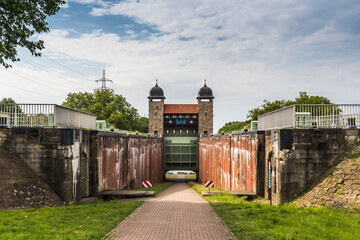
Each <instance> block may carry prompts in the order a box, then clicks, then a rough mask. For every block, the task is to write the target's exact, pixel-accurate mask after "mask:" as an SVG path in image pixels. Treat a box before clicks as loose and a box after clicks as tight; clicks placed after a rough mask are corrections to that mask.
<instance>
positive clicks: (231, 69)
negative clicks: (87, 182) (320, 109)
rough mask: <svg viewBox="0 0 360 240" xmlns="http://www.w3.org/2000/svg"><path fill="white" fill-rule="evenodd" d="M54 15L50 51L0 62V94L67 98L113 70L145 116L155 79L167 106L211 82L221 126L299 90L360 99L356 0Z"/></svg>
mask: <svg viewBox="0 0 360 240" xmlns="http://www.w3.org/2000/svg"><path fill="white" fill-rule="evenodd" d="M47 20H48V22H49V27H50V32H48V33H42V34H38V35H36V36H35V37H34V38H35V39H42V40H44V41H45V49H44V50H43V51H42V52H43V55H42V57H40V58H39V57H34V56H31V54H30V53H29V52H28V51H27V50H26V49H21V48H19V49H18V53H19V57H20V59H21V61H20V62H17V63H13V64H12V65H13V68H11V69H5V68H3V67H0V98H3V97H11V98H13V99H15V101H16V102H18V103H54V104H61V103H62V102H63V101H64V100H65V99H66V96H67V94H68V93H70V92H80V91H81V92H85V91H87V92H92V91H93V90H94V89H95V88H98V87H100V84H99V83H96V82H95V80H96V79H99V78H101V77H102V71H103V69H105V71H106V77H107V78H108V79H111V80H112V81H113V84H111V83H108V85H107V86H108V87H110V88H113V89H114V91H115V93H117V94H120V95H123V96H124V97H125V98H126V99H127V101H128V102H129V103H130V104H131V105H132V106H134V107H135V108H137V109H138V111H139V114H140V115H141V116H147V115H148V99H147V97H148V95H149V90H150V89H151V88H152V87H153V86H154V85H155V81H156V79H158V81H159V86H160V87H161V88H162V89H163V90H164V94H165V97H166V99H165V103H168V104H196V103H197V100H196V97H197V94H198V91H199V89H200V88H201V87H202V86H203V84H204V79H206V83H207V86H209V87H210V88H211V89H212V91H213V95H214V97H215V99H214V132H216V131H217V130H218V129H219V128H220V127H221V126H223V125H224V124H225V123H227V122H231V121H244V120H246V118H247V116H246V115H247V112H248V110H250V109H252V108H255V107H257V106H260V105H261V104H262V103H263V100H264V99H267V100H280V99H294V98H295V97H297V96H298V95H299V92H300V91H306V92H308V94H309V95H319V96H325V97H327V98H329V99H330V100H331V101H332V102H333V103H339V104H341V103H359V95H360V1H358V0H346V1H344V0H331V1H329V0H326V1H325V0H316V1H314V0H287V1H285V0H281V1H280V0H272V1H268V0H222V1H214V0H206V1H199V0H182V1H175V0H148V1H142V0H137V1H132V0H129V1H103V0H67V2H66V4H65V5H63V6H62V8H61V10H60V11H59V12H58V13H57V14H56V15H54V16H51V17H48V19H47Z"/></svg>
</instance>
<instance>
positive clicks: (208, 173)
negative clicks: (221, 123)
mask: <svg viewBox="0 0 360 240" xmlns="http://www.w3.org/2000/svg"><path fill="white" fill-rule="evenodd" d="M256 144H257V138H253V137H252V136H251V134H243V135H233V136H221V137H211V138H201V139H200V140H199V179H200V181H202V182H204V181H207V180H213V181H214V183H215V187H219V188H221V189H224V190H251V191H254V192H256V160H257V159H256V157H257V152H256Z"/></svg>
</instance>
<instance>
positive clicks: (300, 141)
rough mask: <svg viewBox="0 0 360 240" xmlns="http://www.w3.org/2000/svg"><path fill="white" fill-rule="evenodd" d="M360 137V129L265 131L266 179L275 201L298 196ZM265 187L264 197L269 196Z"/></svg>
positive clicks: (288, 199) (279, 201)
mask: <svg viewBox="0 0 360 240" xmlns="http://www.w3.org/2000/svg"><path fill="white" fill-rule="evenodd" d="M357 141H359V130H358V129H356V130H350V129H348V130H346V129H281V130H268V131H266V133H265V166H266V173H267V174H266V175H265V183H268V181H269V174H268V171H269V169H268V166H269V162H270V166H271V187H272V188H271V193H272V201H273V203H275V204H279V203H285V202H288V201H291V200H293V199H295V198H297V197H299V196H300V195H301V194H302V193H303V192H304V191H306V190H307V189H308V188H309V187H310V186H311V184H313V183H314V181H316V179H317V178H318V177H319V176H320V175H321V174H323V173H324V172H325V171H326V170H327V169H329V168H330V167H331V166H332V165H334V164H335V163H336V160H337V159H338V157H339V156H340V154H341V153H343V152H344V150H345V149H346V148H347V147H348V146H350V145H352V144H354V143H355V142H357ZM268 187H269V185H268V184H266V187H265V197H267V198H268V197H269V195H268V189H269V188H268Z"/></svg>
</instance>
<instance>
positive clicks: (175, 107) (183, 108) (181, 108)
mask: <svg viewBox="0 0 360 240" xmlns="http://www.w3.org/2000/svg"><path fill="white" fill-rule="evenodd" d="M164 113H165V114H167V113H198V112H197V104H165V109H164Z"/></svg>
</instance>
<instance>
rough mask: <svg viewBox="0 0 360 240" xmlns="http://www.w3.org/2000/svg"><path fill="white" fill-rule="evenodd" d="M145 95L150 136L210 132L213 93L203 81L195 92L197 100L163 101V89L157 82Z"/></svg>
mask: <svg viewBox="0 0 360 240" xmlns="http://www.w3.org/2000/svg"><path fill="white" fill-rule="evenodd" d="M148 99H149V134H150V135H151V136H157V137H166V136H178V137H181V136H184V137H186V136H192V137H203V136H208V135H211V134H212V133H213V99H214V96H213V94H212V90H211V89H210V88H209V87H208V86H207V85H206V82H205V83H204V86H203V87H202V88H200V90H199V92H198V96H197V101H198V103H197V104H165V103H164V100H165V96H164V91H163V90H162V89H161V88H160V87H159V86H158V83H157V82H156V85H155V86H154V87H153V88H151V90H150V92H149V97H148Z"/></svg>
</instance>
